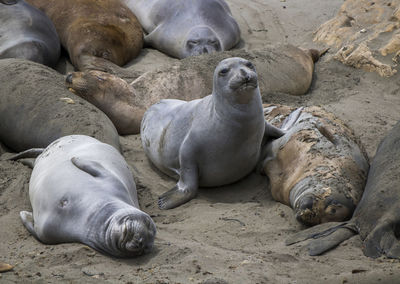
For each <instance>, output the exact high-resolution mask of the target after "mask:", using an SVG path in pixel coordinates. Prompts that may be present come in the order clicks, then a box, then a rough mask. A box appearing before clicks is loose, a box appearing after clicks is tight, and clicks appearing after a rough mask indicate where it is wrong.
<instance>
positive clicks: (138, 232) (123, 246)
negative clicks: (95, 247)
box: [103, 209, 156, 257]
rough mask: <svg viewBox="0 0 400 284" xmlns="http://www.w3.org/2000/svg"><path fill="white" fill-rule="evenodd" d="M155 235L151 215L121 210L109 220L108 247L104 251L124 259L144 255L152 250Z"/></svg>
mask: <svg viewBox="0 0 400 284" xmlns="http://www.w3.org/2000/svg"><path fill="white" fill-rule="evenodd" d="M131 210H132V209H129V211H131ZM155 235H156V226H155V225H154V222H153V221H152V219H151V218H150V216H149V215H147V214H146V213H144V212H142V211H140V210H137V211H135V212H130V213H127V209H121V210H118V211H117V212H116V213H115V214H113V215H112V216H111V218H110V219H109V225H108V228H107V231H106V244H107V247H106V248H103V249H104V250H105V251H106V252H107V253H109V254H111V255H118V256H122V257H132V256H138V255H142V254H144V253H148V252H149V251H150V250H151V249H152V247H153V244H154V237H155Z"/></svg>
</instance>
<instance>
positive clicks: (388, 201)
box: [286, 122, 400, 258]
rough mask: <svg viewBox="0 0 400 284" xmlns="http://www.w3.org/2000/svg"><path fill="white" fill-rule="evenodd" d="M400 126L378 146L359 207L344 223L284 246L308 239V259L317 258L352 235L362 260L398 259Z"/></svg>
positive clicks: (315, 230) (300, 235) (305, 233)
mask: <svg viewBox="0 0 400 284" xmlns="http://www.w3.org/2000/svg"><path fill="white" fill-rule="evenodd" d="M399 172H400V122H398V123H397V124H396V125H395V126H394V127H393V129H392V130H391V131H390V132H389V133H388V134H387V136H386V137H385V138H384V139H383V141H382V142H381V143H380V145H379V147H378V150H377V151H376V154H375V157H374V159H373V161H372V163H371V167H370V169H369V173H368V179H367V185H366V186H365V190H364V194H363V196H362V198H361V201H360V203H359V204H358V205H357V208H356V210H355V211H354V214H353V217H352V218H351V219H350V220H349V221H348V222H332V223H326V224H322V225H318V226H315V227H312V228H310V229H307V230H305V231H301V232H299V233H297V234H295V235H294V236H292V237H291V238H289V239H288V240H287V241H286V244H287V245H290V244H293V243H296V242H300V241H303V240H306V239H309V238H313V240H312V241H311V242H310V244H309V246H308V247H309V253H310V255H319V254H322V253H324V252H325V251H328V250H329V249H331V248H334V247H336V246H337V245H338V244H340V243H341V242H343V241H344V240H347V239H348V238H350V237H351V236H353V235H355V234H359V235H360V238H361V240H362V242H363V245H362V248H363V252H364V254H365V255H366V256H368V257H372V258H376V257H379V256H381V255H386V256H387V257H389V258H400V242H399V235H400V214H399V212H400V193H399V192H400V178H399Z"/></svg>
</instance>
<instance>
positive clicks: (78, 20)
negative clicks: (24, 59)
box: [27, 0, 143, 73]
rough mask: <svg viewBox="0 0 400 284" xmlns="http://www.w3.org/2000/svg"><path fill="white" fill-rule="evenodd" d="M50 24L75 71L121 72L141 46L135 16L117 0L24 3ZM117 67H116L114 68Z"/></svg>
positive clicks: (42, 0)
mask: <svg viewBox="0 0 400 284" xmlns="http://www.w3.org/2000/svg"><path fill="white" fill-rule="evenodd" d="M27 2H28V3H30V4H32V5H33V6H35V7H37V8H39V9H41V10H42V11H44V12H45V13H46V15H47V16H48V17H49V18H50V19H51V20H52V21H53V23H54V25H55V27H56V29H57V33H58V35H59V36H60V40H61V44H62V45H63V46H64V48H65V49H66V50H67V51H68V54H69V57H70V59H71V62H72V64H73V65H74V66H75V67H76V68H77V69H78V70H87V69H90V70H91V69H95V70H102V71H105V72H111V73H112V72H116V70H118V72H122V70H123V69H122V68H119V67H118V66H122V65H124V64H126V63H127V62H128V61H130V60H131V59H133V58H135V57H136V56H137V55H138V54H139V53H140V51H141V49H142V46H143V31H142V28H141V26H140V24H139V22H138V20H137V19H136V17H135V15H134V14H133V13H132V12H131V11H130V10H129V9H128V7H126V6H125V5H124V4H123V3H121V2H120V1H118V0H97V1H90V0H72V1H71V0H27ZM116 65H117V66H116Z"/></svg>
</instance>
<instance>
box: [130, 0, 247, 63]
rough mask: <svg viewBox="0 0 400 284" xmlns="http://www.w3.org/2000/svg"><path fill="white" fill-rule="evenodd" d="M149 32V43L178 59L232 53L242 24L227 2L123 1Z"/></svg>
mask: <svg viewBox="0 0 400 284" xmlns="http://www.w3.org/2000/svg"><path fill="white" fill-rule="evenodd" d="M123 2H124V3H125V4H126V5H127V6H128V7H129V8H130V9H131V10H132V11H133V13H134V14H135V15H136V16H137V17H138V20H139V22H140V23H141V24H142V26H143V29H144V30H145V32H146V33H147V35H146V36H145V38H144V39H145V42H146V44H148V45H150V46H153V47H155V48H156V49H158V50H160V51H161V52H164V53H165V54H168V55H170V56H173V57H176V58H185V57H188V56H193V55H199V54H203V53H212V52H216V51H223V50H229V49H231V48H232V47H234V46H235V45H236V44H237V43H238V42H239V40H240V30H239V25H238V24H237V23H236V21H235V19H234V18H233V17H232V14H231V11H230V9H229V7H228V4H227V3H226V2H225V1H224V0H169V1H165V0H124V1H123Z"/></svg>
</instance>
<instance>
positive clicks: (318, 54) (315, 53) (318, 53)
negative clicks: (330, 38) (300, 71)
mask: <svg viewBox="0 0 400 284" xmlns="http://www.w3.org/2000/svg"><path fill="white" fill-rule="evenodd" d="M328 50H329V47H328V48H324V49H322V50H317V49H309V50H308V53H309V54H310V56H311V58H312V60H313V62H314V63H315V62H317V61H318V60H319V59H320V58H321V57H322V56H323V55H325V53H327V52H328Z"/></svg>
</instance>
